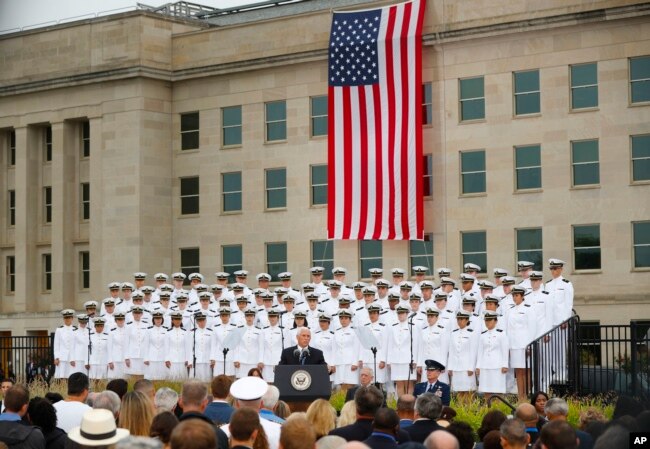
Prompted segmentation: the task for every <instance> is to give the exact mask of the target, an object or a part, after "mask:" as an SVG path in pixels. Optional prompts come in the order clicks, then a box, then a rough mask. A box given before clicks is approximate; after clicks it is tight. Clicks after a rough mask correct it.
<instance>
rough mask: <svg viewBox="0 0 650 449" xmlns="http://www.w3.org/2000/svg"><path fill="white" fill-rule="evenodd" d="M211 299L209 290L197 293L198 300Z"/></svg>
mask: <svg viewBox="0 0 650 449" xmlns="http://www.w3.org/2000/svg"><path fill="white" fill-rule="evenodd" d="M211 299H212V293H210V292H201V293H199V301H203V300H207V301H210V300H211Z"/></svg>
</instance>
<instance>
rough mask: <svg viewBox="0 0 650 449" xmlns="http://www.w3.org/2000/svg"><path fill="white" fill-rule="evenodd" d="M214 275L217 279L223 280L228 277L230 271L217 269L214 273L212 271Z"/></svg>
mask: <svg viewBox="0 0 650 449" xmlns="http://www.w3.org/2000/svg"><path fill="white" fill-rule="evenodd" d="M214 275H215V276H216V278H217V279H219V280H224V279H228V276H230V273H226V272H225V271H217V272H216V273H214Z"/></svg>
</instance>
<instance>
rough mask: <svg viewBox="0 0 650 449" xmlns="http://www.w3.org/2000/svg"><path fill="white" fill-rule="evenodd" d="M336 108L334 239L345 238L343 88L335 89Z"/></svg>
mask: <svg viewBox="0 0 650 449" xmlns="http://www.w3.org/2000/svg"><path fill="white" fill-rule="evenodd" d="M334 108H335V109H336V110H337V111H339V113H338V114H336V115H335V117H334V142H335V151H336V157H335V161H336V162H335V165H336V167H333V169H334V170H335V171H334V173H335V174H336V182H335V185H334V190H335V192H336V222H335V231H334V238H337V239H340V238H343V217H345V185H344V183H343V181H344V180H345V160H344V154H345V145H344V144H343V121H344V120H345V117H344V114H343V88H342V87H335V88H334Z"/></svg>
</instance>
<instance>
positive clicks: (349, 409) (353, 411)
mask: <svg viewBox="0 0 650 449" xmlns="http://www.w3.org/2000/svg"><path fill="white" fill-rule="evenodd" d="M356 420H357V405H356V403H355V402H354V401H348V402H346V403H345V404H344V405H343V408H342V409H341V414H340V415H339V418H338V419H337V420H336V427H343V426H347V425H349V424H354V423H355V422H356Z"/></svg>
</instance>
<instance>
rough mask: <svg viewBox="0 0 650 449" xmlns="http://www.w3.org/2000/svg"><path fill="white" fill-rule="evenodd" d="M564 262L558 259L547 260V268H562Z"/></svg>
mask: <svg viewBox="0 0 650 449" xmlns="http://www.w3.org/2000/svg"><path fill="white" fill-rule="evenodd" d="M564 263H565V262H564V261H563V260H560V259H548V266H549V267H551V268H555V267H563V266H564Z"/></svg>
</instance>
